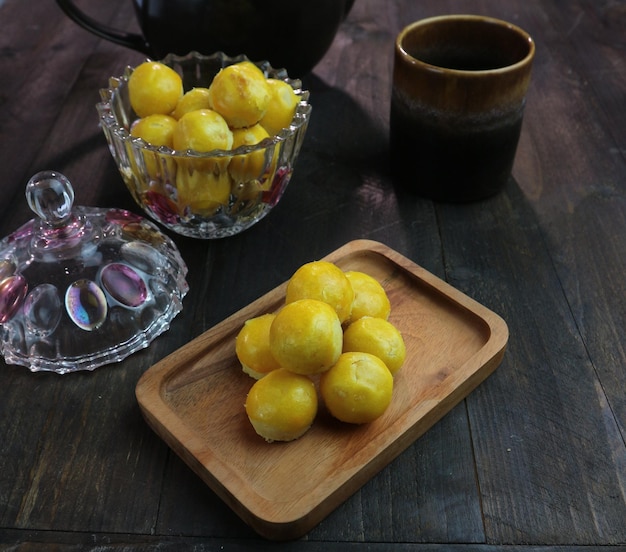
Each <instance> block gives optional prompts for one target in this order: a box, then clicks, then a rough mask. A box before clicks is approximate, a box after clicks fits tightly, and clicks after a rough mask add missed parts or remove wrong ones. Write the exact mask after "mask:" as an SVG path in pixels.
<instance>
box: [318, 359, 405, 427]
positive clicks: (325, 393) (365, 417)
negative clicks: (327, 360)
mask: <svg viewBox="0 0 626 552" xmlns="http://www.w3.org/2000/svg"><path fill="white" fill-rule="evenodd" d="M320 394H321V396H322V399H323V400H324V403H325V404H326V407H327V408H328V411H329V412H330V413H331V415H332V416H334V417H335V418H337V419H338V420H341V421H342V422H347V423H351V424H364V423H369V422H373V421H374V420H375V419H376V418H378V417H380V416H381V415H382V414H383V413H384V412H385V410H387V407H388V406H389V404H390V403H391V398H392V394H393V376H392V375H391V372H389V370H388V369H387V367H386V366H385V364H384V362H383V361H382V360H380V359H379V358H378V357H376V356H374V355H371V354H369V353H361V352H349V353H343V354H342V355H341V356H340V357H339V360H338V361H337V363H336V364H335V365H334V366H333V367H332V368H331V369H330V370H328V371H327V372H324V373H323V374H322V376H321V378H320Z"/></svg>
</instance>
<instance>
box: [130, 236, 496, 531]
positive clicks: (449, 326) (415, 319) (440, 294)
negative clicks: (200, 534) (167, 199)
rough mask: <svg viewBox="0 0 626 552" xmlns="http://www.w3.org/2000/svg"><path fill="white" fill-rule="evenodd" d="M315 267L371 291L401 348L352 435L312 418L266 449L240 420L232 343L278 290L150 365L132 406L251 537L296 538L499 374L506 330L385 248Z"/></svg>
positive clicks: (336, 255)
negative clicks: (389, 382) (388, 389)
mask: <svg viewBox="0 0 626 552" xmlns="http://www.w3.org/2000/svg"><path fill="white" fill-rule="evenodd" d="M325 260H328V261H331V262H333V263H335V264H336V265H338V266H339V267H340V268H342V269H343V270H359V271H362V272H366V273H368V274H370V275H371V276H373V277H374V278H376V279H377V280H378V281H380V282H381V283H382V285H383V287H384V288H385V290H386V291H387V294H388V295H389V299H390V301H391V306H392V309H391V315H390V318H389V320H390V322H392V323H393V324H394V325H396V326H397V327H398V328H399V330H400V331H401V333H402V335H403V337H404V340H405V342H406V347H407V357H406V361H405V364H404V366H403V367H402V368H401V370H400V372H399V373H398V374H397V375H396V377H395V382H394V395H393V400H392V403H391V406H390V407H389V408H388V410H387V411H386V412H385V414H383V416H382V417H381V418H379V419H378V420H376V421H375V422H373V423H371V424H367V425H362V426H352V425H348V424H343V423H341V422H338V421H336V420H334V419H332V418H331V417H330V416H329V415H328V413H326V412H325V411H324V409H323V407H322V408H321V411H320V413H319V414H318V417H317V419H316V421H315V422H314V424H313V426H312V428H311V429H310V430H309V431H308V432H307V433H306V434H305V435H304V436H303V437H301V438H300V439H298V440H296V441H292V442H290V443H271V444H270V443H266V442H265V441H264V440H263V439H262V438H260V437H259V436H258V435H257V434H256V433H255V432H254V429H253V428H252V426H251V424H250V423H249V421H248V419H247V416H246V413H245V411H244V407H243V404H244V401H245V397H246V394H247V392H248V390H249V388H250V387H251V385H252V384H253V382H254V380H252V379H251V378H250V377H249V376H247V375H246V374H244V373H243V371H242V370H241V367H240V364H239V362H238V360H237V358H236V355H235V337H236V335H237V333H238V332H239V330H240V329H241V327H242V325H243V323H244V322H245V321H246V320H247V319H249V318H252V317H254V316H258V315H260V314H264V313H266V312H273V311H277V310H278V309H279V308H280V307H281V305H282V304H283V302H284V297H285V288H286V283H284V284H282V285H280V286H278V287H277V288H275V289H274V290H272V291H270V292H269V293H267V294H266V295H264V296H263V297H261V298H259V299H257V300H256V301H254V302H253V303H251V304H250V305H248V306H247V307H245V308H244V309H242V310H240V311H239V312H237V313H235V314H234V315H232V316H230V317H229V318H227V319H226V320H224V321H223V322H221V323H220V324H218V325H216V326H214V327H213V328H211V329H209V330H208V331H206V332H205V333H203V334H202V335H200V336H198V337H197V338H196V339H194V340H193V341H191V342H189V343H188V344H187V345H185V346H184V347H182V348H180V349H179V350H178V351H176V352H174V353H172V354H171V355H169V356H168V357H166V358H164V359H163V360H161V361H160V362H159V363H157V364H155V365H154V366H152V367H151V368H150V369H149V370H148V371H147V372H146V373H145V374H144V375H143V376H142V378H141V379H140V381H139V382H138V384H137V387H136V396H137V400H138V402H139V405H140V408H141V410H142V412H143V415H144V416H145V418H146V421H147V422H148V424H149V425H150V426H151V427H152V428H153V429H154V431H155V432H156V433H157V434H158V435H159V436H160V437H161V438H162V439H163V440H164V441H165V442H166V443H167V444H168V445H169V446H170V447H171V448H172V449H173V450H174V451H175V452H176V453H177V454H178V455H179V456H180V457H181V458H182V459H183V460H184V461H185V462H186V463H187V464H188V465H189V466H190V468H191V469H193V470H194V471H195V472H196V474H197V475H198V476H199V477H200V478H201V479H202V480H203V481H204V482H205V483H206V484H207V485H208V486H209V487H210V488H211V489H212V490H213V491H214V492H215V493H216V494H217V495H218V496H220V497H221V498H222V500H224V502H226V503H227V504H228V505H229V506H230V507H231V508H232V509H233V510H234V511H235V512H236V513H237V514H238V515H239V516H240V517H241V518H242V519H243V520H244V521H245V522H246V523H248V524H249V525H250V526H251V527H252V528H253V529H254V530H255V531H257V532H258V533H259V534H260V535H262V536H264V537H266V538H268V539H274V540H285V539H293V538H298V537H300V536H302V535H304V534H305V533H306V532H307V531H309V530H310V529H311V528H312V527H314V526H315V525H316V524H317V523H319V522H320V521H321V520H322V519H323V518H324V517H325V516H326V515H328V514H329V513H330V512H331V511H332V510H333V509H335V508H336V507H337V506H338V505H339V504H341V503H342V502H343V501H344V500H345V499H347V498H348V497H349V496H350V495H351V494H353V493H354V492H355V491H356V490H357V489H358V488H359V487H361V486H362V485H363V484H364V483H365V482H366V481H368V480H369V479H370V478H371V477H372V476H373V475H374V474H376V473H377V472H378V471H380V470H381V469H382V468H383V467H384V466H386V465H387V464H388V463H389V462H390V461H391V460H392V459H394V458H395V457H396V456H398V455H399V454H400V453H401V452H402V451H404V450H405V449H406V448H407V447H408V446H409V445H410V444H411V443H413V442H414V441H415V439H417V438H418V437H419V436H420V435H422V434H423V433H424V432H425V431H426V430H428V429H429V428H430V427H431V426H433V425H434V424H435V423H436V422H437V421H438V420H439V419H440V418H441V417H443V416H444V415H445V414H446V413H447V412H448V411H450V410H451V409H452V408H453V407H454V406H455V405H456V404H457V403H459V402H460V401H461V400H462V399H463V398H464V397H466V396H467V395H468V394H469V393H470V392H471V391H472V390H473V389H474V388H476V386H477V385H479V384H480V383H481V382H482V381H483V380H484V379H485V378H486V377H487V376H488V375H489V374H491V373H492V372H493V371H494V370H495V368H496V367H497V366H498V365H499V364H500V362H501V360H502V357H503V355H504V350H505V348H506V343H507V340H508V328H507V325H506V323H505V322H504V320H502V318H500V317H499V316H498V315H496V314H495V313H493V312H492V311H490V310H489V309H487V308H486V307H484V306H482V305H481V304H479V303H477V302H476V301H474V300H473V299H470V298H469V297H467V296H466V295H464V294H463V293H461V292H460V291H458V290H457V289H455V288H453V287H452V286H450V285H449V284H447V283H446V282H444V281H442V280H441V279H439V278H437V277H436V276H434V275H433V274H431V273H429V272H427V271H426V270H424V269H423V268H421V267H419V266H417V265H416V264H415V263H413V262H412V261H410V260H409V259H406V258H405V257H403V256H401V255H400V254H399V253H397V252H395V251H393V250H391V249H389V248H388V247H386V246H385V245H383V244H381V243H378V242H373V241H368V240H357V241H353V242H349V243H348V244H346V245H344V246H343V247H341V248H340V249H338V250H336V251H334V252H333V253H331V254H330V255H328V256H327V257H325Z"/></svg>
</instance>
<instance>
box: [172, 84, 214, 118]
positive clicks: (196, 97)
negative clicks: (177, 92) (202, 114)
mask: <svg viewBox="0 0 626 552" xmlns="http://www.w3.org/2000/svg"><path fill="white" fill-rule="evenodd" d="M198 109H211V101H210V96H209V89H208V88H203V87H201V86H199V87H197V88H192V89H191V90H188V91H187V92H185V94H184V95H183V96H182V97H181V98H180V100H178V103H177V104H176V108H175V109H174V111H173V112H172V117H174V119H180V118H181V117H182V116H183V115H185V113H189V112H191V111H196V110H198Z"/></svg>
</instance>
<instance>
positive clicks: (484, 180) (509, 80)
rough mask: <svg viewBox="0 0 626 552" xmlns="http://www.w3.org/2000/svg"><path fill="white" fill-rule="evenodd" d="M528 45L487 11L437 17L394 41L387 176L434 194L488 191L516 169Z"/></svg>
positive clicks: (453, 197) (451, 196)
mask: <svg viewBox="0 0 626 552" xmlns="http://www.w3.org/2000/svg"><path fill="white" fill-rule="evenodd" d="M534 55H535V45H534V42H533V40H532V39H531V37H530V36H529V35H528V34H527V33H526V32H525V31H523V30H522V29H520V28H518V27H516V26H515V25H512V24H510V23H507V22H506V21H501V20H499V19H493V18H490V17H482V16H475V15H444V16H439V17H433V18H429V19H424V20H421V21H417V22H415V23H412V24H411V25H409V26H407V27H406V28H405V29H403V30H402V31H401V32H400V34H399V35H398V37H397V39H396V44H395V55H394V70H393V88H392V95H391V113H390V148H391V155H390V157H391V163H392V170H393V173H394V181H395V182H396V184H397V186H399V187H400V188H403V189H406V190H409V191H412V192H414V193H417V194H418V195H421V196H423V197H427V198H430V199H434V200H437V201H445V202H468V201H474V200H478V199H483V198H486V197H489V196H492V195H494V194H495V193H497V192H498V191H499V190H501V189H502V187H503V186H504V185H505V184H506V182H507V180H508V178H509V176H510V174H511V169H512V167H513V161H514V158H515V151H516V149H517V143H518V140H519V135H520V130H521V126H522V116H523V112H524V106H525V103H526V91H527V90H528V85H529V83H530V74H531V66H532V62H533V58H534Z"/></svg>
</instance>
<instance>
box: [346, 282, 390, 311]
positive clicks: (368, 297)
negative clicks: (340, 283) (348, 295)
mask: <svg viewBox="0 0 626 552" xmlns="http://www.w3.org/2000/svg"><path fill="white" fill-rule="evenodd" d="M345 274H346V278H348V281H349V282H350V285H352V289H353V290H354V301H353V302H352V311H351V313H350V319H349V320H348V323H349V322H354V321H355V320H358V319H359V318H363V317H364V316H374V317H376V318H384V319H385V320H387V319H388V318H389V313H390V312H391V303H390V302H389V297H387V292H386V291H385V289H384V288H383V286H382V285H381V284H380V282H379V281H378V280H376V279H375V278H373V277H372V276H370V275H369V274H366V273H365V272H359V271H357V270H349V271H347V272H346V273H345Z"/></svg>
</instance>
